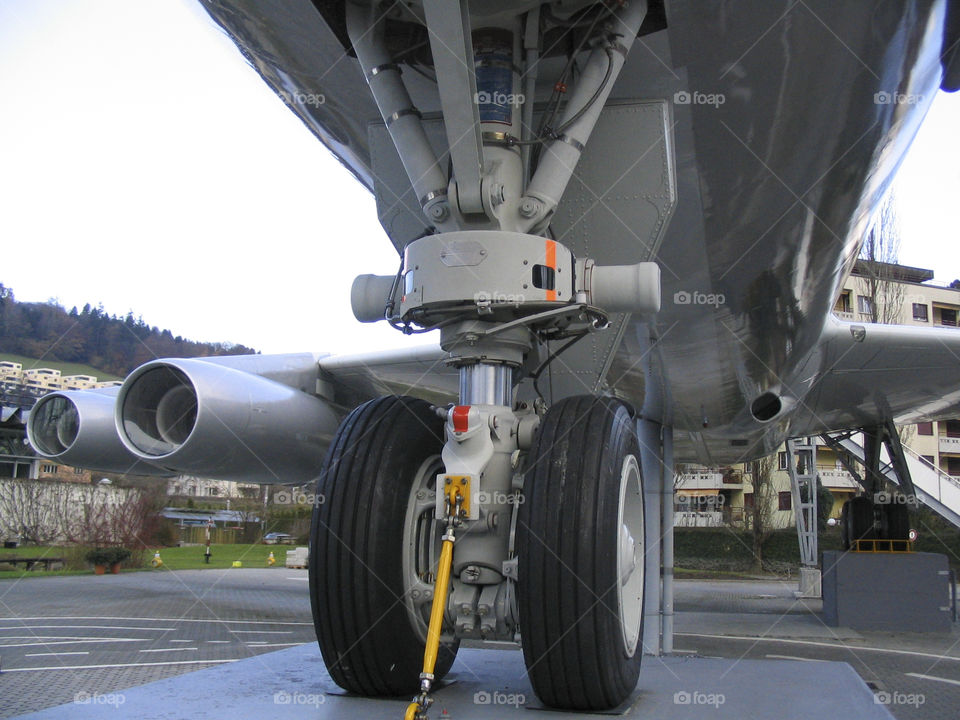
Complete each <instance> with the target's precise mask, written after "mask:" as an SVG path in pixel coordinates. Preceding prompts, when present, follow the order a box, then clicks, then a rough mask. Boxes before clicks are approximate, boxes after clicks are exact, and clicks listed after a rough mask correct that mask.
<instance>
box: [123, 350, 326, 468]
mask: <svg viewBox="0 0 960 720" xmlns="http://www.w3.org/2000/svg"><path fill="white" fill-rule="evenodd" d="M240 368H244V369H240ZM247 368H249V369H250V370H251V371H252V372H255V373H257V374H252V373H251V372H246V371H245V369H247ZM270 377H276V378H278V379H280V380H282V381H280V382H278V381H277V380H273V379H270ZM316 378H317V362H316V358H313V357H312V356H309V355H306V356H303V355H301V356H286V355H279V356H236V357H232V358H208V359H176V360H156V361H153V362H149V363H146V364H145V365H141V366H140V367H139V368H137V369H136V370H134V371H133V372H132V373H131V374H130V375H129V376H128V377H127V379H126V380H125V381H124V383H123V386H122V387H121V389H120V394H119V396H118V397H117V402H116V408H115V413H116V429H117V431H118V432H119V436H120V441H121V442H122V443H123V445H124V446H125V447H126V448H127V449H128V450H129V451H130V452H131V453H132V454H133V455H134V456H136V457H138V458H140V459H141V460H144V461H146V462H149V463H152V464H154V465H158V466H160V467H164V468H168V469H169V470H173V471H175V472H177V473H188V474H191V475H200V476H203V477H210V478H216V479H221V480H236V481H240V482H257V483H305V482H307V481H309V480H312V479H314V478H315V477H316V476H317V475H318V473H319V471H320V465H321V463H322V462H323V456H324V453H325V452H326V449H327V446H328V445H329V443H330V439H331V437H332V436H333V433H334V432H335V431H336V429H337V426H338V424H339V420H338V417H337V414H336V413H335V411H334V410H333V408H331V407H330V406H329V405H328V404H327V403H326V402H324V401H323V400H321V399H319V398H317V397H315V396H313V395H310V394H308V392H305V391H306V390H310V389H313V388H312V387H309V384H310V383H313V386H314V387H315V383H316ZM292 384H296V385H297V387H291V385H292ZM298 388H299V389H298Z"/></svg>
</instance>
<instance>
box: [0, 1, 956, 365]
mask: <svg viewBox="0 0 960 720" xmlns="http://www.w3.org/2000/svg"><path fill="white" fill-rule="evenodd" d="M958 128H960V94H957V95H952V96H948V95H945V94H943V93H941V94H940V95H939V96H938V98H937V99H936V101H935V102H934V106H933V109H932V110H931V113H930V115H929V117H928V118H927V121H926V123H925V125H924V128H923V130H922V131H921V136H920V137H918V139H917V141H916V142H915V144H914V147H913V148H912V149H911V153H910V156H909V157H908V159H907V161H906V163H905V165H904V167H903V169H902V171H901V175H900V177H899V178H898V190H897V195H898V198H899V200H900V215H901V218H902V223H903V235H904V241H903V247H902V248H901V253H900V260H901V262H904V263H906V264H911V265H918V266H922V267H928V268H931V269H933V270H934V271H935V273H936V278H937V279H938V280H941V281H944V282H949V281H950V280H952V279H954V278H956V277H960V243H958V242H957V240H958V238H957V234H958V233H957V229H956V228H957V224H956V209H955V208H956V206H957V204H958V203H960V163H958V162H957V158H958V156H960V150H958V148H960V138H958V137H957V134H958ZM0 238H2V247H3V250H4V252H3V261H2V264H0V282H2V283H4V284H5V285H7V286H8V287H12V288H13V289H14V291H15V293H16V295H17V297H18V298H19V299H21V300H29V301H45V300H47V299H49V298H57V299H58V300H59V301H60V303H61V304H63V305H64V306H65V307H66V308H67V309H69V308H70V307H71V306H73V305H77V306H82V305H83V304H84V303H85V302H90V303H92V304H97V303H103V305H104V307H105V308H106V310H107V311H108V312H110V313H116V314H125V313H126V312H127V311H128V310H133V311H134V312H135V313H137V314H139V315H142V316H143V318H144V320H145V321H147V322H148V323H150V324H151V325H156V326H159V327H161V328H164V327H166V328H170V329H171V330H173V331H174V332H175V333H178V334H181V335H183V336H185V337H190V338H192V339H197V340H207V341H232V342H240V343H244V344H246V345H250V346H253V347H256V348H258V349H260V350H263V351H264V352H291V351H298V350H314V351H336V352H347V351H358V350H374V349H378V348H384V347H389V346H396V345H398V344H405V343H407V342H410V340H409V339H405V338H402V337H401V336H400V335H399V334H398V333H396V331H393V330H390V329H389V328H387V327H385V326H384V325H383V324H382V323H381V324H379V325H377V326H361V325H359V324H358V323H356V321H355V320H353V316H352V313H351V312H350V307H349V289H350V283H351V281H352V279H353V278H354V276H356V275H358V274H361V273H364V272H374V273H378V274H392V273H394V272H396V263H397V258H396V254H395V253H394V252H393V250H392V248H391V247H390V245H389V242H388V241H387V239H386V236H385V235H384V234H383V231H382V230H381V229H380V226H379V224H378V223H377V220H376V213H375V209H374V202H373V199H372V197H371V196H370V195H369V194H368V193H367V192H366V191H365V190H364V189H363V188H362V187H361V186H360V185H359V184H358V183H357V182H356V181H355V180H354V179H353V178H352V176H351V175H350V174H349V173H348V172H347V171H346V170H344V169H343V168H342V167H341V166H340V165H339V164H338V162H337V161H336V160H335V159H334V158H333V157H332V156H331V155H330V154H329V153H328V152H327V150H326V149H324V148H323V146H321V145H320V143H319V142H317V141H316V140H315V139H314V138H313V136H312V135H310V133H309V132H308V131H307V130H306V129H305V128H304V127H303V125H302V124H301V123H300V121H299V120H297V118H296V117H295V116H294V115H293V114H292V113H290V112H289V111H288V110H287V109H286V107H285V106H284V105H283V103H282V102H280V101H279V100H278V99H277V97H276V96H275V95H274V94H273V93H272V92H271V91H270V90H269V89H268V88H267V87H266V85H265V84H264V83H263V82H262V81H261V80H260V78H259V77H258V76H257V74H256V73H255V72H254V71H253V70H252V69H250V68H249V67H248V66H247V65H246V64H245V62H244V61H243V60H242V58H241V56H240V55H239V53H238V52H237V50H236V48H235V47H234V46H233V44H232V43H230V42H229V41H228V40H227V39H226V38H225V37H224V36H223V34H222V33H221V32H220V31H219V29H218V28H216V27H215V26H214V25H213V24H212V23H211V22H210V21H209V19H207V17H206V15H205V13H204V12H203V11H202V9H201V8H199V6H196V5H194V4H193V3H192V2H188V1H187V0H137V2H131V1H130V0H84V1H82V2H81V1H79V0H76V1H73V2H71V1H68V0H0Z"/></svg>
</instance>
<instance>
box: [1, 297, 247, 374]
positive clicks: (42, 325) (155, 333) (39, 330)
mask: <svg viewBox="0 0 960 720" xmlns="http://www.w3.org/2000/svg"><path fill="white" fill-rule="evenodd" d="M0 352H7V353H14V354H17V355H25V356H27V357H32V358H44V359H47V360H61V361H65V362H77V363H85V364H87V365H91V366H93V367H95V368H99V369H100V370H104V371H106V372H108V373H111V374H113V375H117V376H119V377H123V376H125V375H126V374H127V373H129V372H130V371H131V370H133V369H134V368H136V367H137V366H139V365H142V364H143V363H145V362H147V361H148V360H153V359H155V358H158V357H161V358H162V357H205V356H208V355H249V354H252V353H255V352H256V351H255V350H253V349H251V348H248V347H245V346H243V345H230V344H227V343H205V342H194V341H192V340H185V339H183V338H182V337H180V336H179V335H174V334H173V333H172V332H170V331H169V330H160V329H158V328H156V327H151V326H150V325H147V324H146V323H145V322H144V321H143V318H135V317H134V316H133V313H132V312H131V313H128V314H127V316H126V317H117V316H115V315H108V314H107V313H105V312H104V311H103V307H102V306H101V307H96V308H92V307H90V305H89V304H88V305H84V306H83V309H82V310H78V309H77V308H75V307H74V308H72V309H71V310H69V311H67V310H65V309H64V308H62V307H60V306H59V305H57V304H55V303H53V302H49V303H23V302H17V300H16V299H15V298H14V295H13V290H12V289H10V288H7V287H4V286H3V285H2V284H0Z"/></svg>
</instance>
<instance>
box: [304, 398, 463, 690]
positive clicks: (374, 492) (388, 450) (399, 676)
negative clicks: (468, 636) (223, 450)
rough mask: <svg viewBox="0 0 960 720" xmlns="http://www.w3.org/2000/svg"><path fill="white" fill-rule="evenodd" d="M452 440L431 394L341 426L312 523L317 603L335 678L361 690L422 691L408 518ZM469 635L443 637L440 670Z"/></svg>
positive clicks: (367, 408)
mask: <svg viewBox="0 0 960 720" xmlns="http://www.w3.org/2000/svg"><path fill="white" fill-rule="evenodd" d="M442 448H443V421H442V420H441V419H440V418H439V417H438V416H437V414H436V413H435V412H434V411H433V409H432V408H431V406H430V404H429V403H427V402H426V401H424V400H419V399H416V398H410V397H395V396H387V397H380V398H377V399H374V400H371V401H369V402H367V403H365V404H363V405H361V406H360V407H358V408H356V409H355V410H354V411H353V412H351V413H350V414H349V415H348V416H347V418H346V419H345V420H344V421H343V423H342V424H341V425H340V428H339V429H338V430H337V433H336V435H335V436H334V439H333V442H332V443H331V445H330V450H329V451H328V452H327V456H326V459H325V460H324V463H323V467H322V469H321V472H320V476H319V479H318V481H317V497H316V502H315V503H314V507H313V517H312V522H311V529H310V560H309V574H310V604H311V607H312V609H313V622H314V626H315V628H316V632H317V640H318V642H319V644H320V651H321V654H322V655H323V661H324V663H325V665H326V666H327V670H328V671H329V673H330V676H331V677H332V678H333V680H334V681H335V682H336V683H337V684H338V685H339V686H340V687H342V688H343V689H345V690H348V691H350V692H353V693H357V694H360V695H372V696H376V695H412V694H413V693H415V692H416V691H417V690H418V688H419V685H420V680H419V677H420V671H421V670H422V669H423V649H424V642H423V640H422V639H421V635H420V634H419V633H418V632H417V631H416V630H415V627H414V625H415V623H414V622H413V621H412V619H411V616H410V614H409V611H408V609H407V607H406V605H405V603H404V602H403V598H404V594H405V588H404V570H403V567H404V562H403V557H402V554H403V548H404V543H403V537H404V523H405V521H406V518H407V515H408V507H409V505H410V496H411V492H412V490H413V488H414V483H415V482H416V481H417V478H418V475H419V474H421V472H422V469H423V468H425V467H427V466H429V462H428V461H429V459H430V458H431V457H435V456H439V454H440V451H441V449H442ZM458 646H459V643H451V644H442V645H441V646H440V653H439V657H438V658H437V665H436V669H435V672H434V675H435V677H436V679H437V681H439V680H440V679H441V678H442V677H443V676H444V675H445V674H446V673H447V671H448V670H449V669H450V666H451V665H453V661H454V659H455V658H456V653H457V649H458Z"/></svg>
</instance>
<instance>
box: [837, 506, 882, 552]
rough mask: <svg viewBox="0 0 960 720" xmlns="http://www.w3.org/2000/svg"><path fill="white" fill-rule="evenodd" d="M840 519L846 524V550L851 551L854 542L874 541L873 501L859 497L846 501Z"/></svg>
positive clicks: (875, 537)
mask: <svg viewBox="0 0 960 720" xmlns="http://www.w3.org/2000/svg"><path fill="white" fill-rule="evenodd" d="M843 505H844V510H845V512H844V513H843V514H842V519H843V521H844V522H845V523H846V539H847V549H848V550H849V549H853V545H854V541H855V540H876V539H877V531H876V529H875V527H874V524H873V501H872V500H871V499H870V498H868V497H864V496H863V495H860V496H858V497H855V498H852V499H850V500H847V502H845V503H844V504H843Z"/></svg>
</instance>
